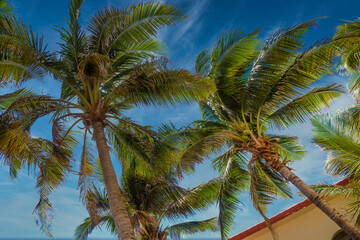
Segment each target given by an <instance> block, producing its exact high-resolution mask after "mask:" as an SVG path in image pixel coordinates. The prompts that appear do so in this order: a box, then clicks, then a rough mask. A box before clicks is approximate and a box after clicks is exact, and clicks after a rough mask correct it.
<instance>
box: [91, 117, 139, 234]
mask: <svg viewBox="0 0 360 240" xmlns="http://www.w3.org/2000/svg"><path fill="white" fill-rule="evenodd" d="M92 127H93V129H94V138H95V141H96V146H97V149H98V152H99V158H100V163H101V168H102V171H103V175H104V182H105V188H106V191H107V194H108V197H109V205H110V212H111V215H112V216H113V218H114V222H115V227H116V230H117V232H118V238H119V239H122V240H128V239H135V235H134V228H133V226H132V224H131V222H130V219H129V215H128V212H127V210H126V207H125V204H124V201H123V198H122V196H121V192H120V188H119V185H118V181H117V177H116V174H115V170H114V167H113V165H112V163H111V158H110V154H109V147H108V145H107V143H106V138H105V133H104V126H103V124H102V123H100V122H96V123H94V124H93V126H92Z"/></svg>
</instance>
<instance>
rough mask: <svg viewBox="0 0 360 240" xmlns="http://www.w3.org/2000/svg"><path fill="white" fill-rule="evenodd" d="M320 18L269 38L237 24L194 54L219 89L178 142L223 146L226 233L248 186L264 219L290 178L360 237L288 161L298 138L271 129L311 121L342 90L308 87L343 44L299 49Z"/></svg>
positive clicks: (200, 149) (195, 154) (206, 149)
mask: <svg viewBox="0 0 360 240" xmlns="http://www.w3.org/2000/svg"><path fill="white" fill-rule="evenodd" d="M314 25H315V24H314V20H310V21H308V22H305V23H303V24H300V25H297V26H292V27H289V28H285V29H281V30H279V31H278V32H276V33H274V34H272V35H271V36H269V37H268V40H267V41H266V43H265V44H264V45H262V44H261V41H259V40H258V38H257V37H258V34H259V30H256V31H254V32H252V33H249V34H245V33H241V32H239V31H236V30H235V31H231V32H228V33H225V34H224V35H222V36H221V37H220V39H219V40H218V41H217V43H216V44H215V46H214V47H213V49H212V51H210V50H204V51H202V52H201V53H200V54H199V56H198V58H197V60H196V64H195V69H196V72H197V73H199V74H202V75H204V76H206V77H207V78H209V79H212V80H213V81H214V82H215V84H216V92H215V93H214V94H212V96H211V97H209V98H208V99H207V100H206V101H200V103H199V106H200V110H201V111H202V115H203V120H200V121H195V122H194V123H193V124H192V126H191V127H189V128H186V129H183V130H181V131H180V132H179V133H178V134H175V135H174V136H173V139H172V141H184V138H185V139H187V140H188V142H189V144H190V145H191V146H190V147H189V148H188V150H187V152H186V153H184V155H183V158H185V159H187V158H202V157H206V156H211V154H212V153H214V152H219V151H221V152H222V153H223V154H222V155H220V156H219V157H217V158H215V159H214V160H213V165H214V167H215V168H216V169H217V170H218V171H219V173H220V174H221V175H222V176H223V179H224V182H223V184H222V188H221V190H220V192H219V197H218V204H219V211H220V212H219V222H220V229H221V232H222V238H223V239H224V238H226V237H227V236H228V235H229V232H230V228H231V224H232V221H233V219H234V217H235V213H236V209H237V207H238V205H239V194H240V193H241V192H242V191H244V187H246V186H248V190H249V192H250V197H251V199H252V202H253V204H254V206H255V208H256V209H257V210H258V211H259V212H260V214H261V215H262V216H263V217H264V218H265V219H266V217H265V215H264V213H265V211H266V205H267V204H269V203H270V202H271V201H272V200H273V199H274V198H275V197H277V196H281V197H291V194H290V190H289V188H288V186H287V185H286V182H287V181H288V182H291V183H292V184H294V185H295V186H296V187H297V188H298V189H299V190H300V191H301V192H302V193H303V194H304V195H305V196H306V197H307V198H309V199H310V200H311V201H312V202H313V203H314V204H315V205H316V206H318V207H319V208H320V209H321V210H322V211H323V212H325V213H326V214H327V215H328V216H329V217H330V218H331V219H332V220H333V221H334V222H336V223H337V224H338V225H339V226H340V227H341V228H343V229H344V230H345V231H346V232H347V233H348V234H349V235H350V236H351V237H352V238H353V239H360V230H359V229H357V228H356V227H355V226H354V225H353V224H351V223H350V222H349V221H348V220H347V219H345V218H344V217H343V216H341V215H340V214H339V213H338V212H337V211H336V210H335V209H334V208H332V207H331V206H330V205H329V204H328V203H327V202H326V201H325V200H324V199H323V198H321V197H320V196H319V195H318V194H316V193H315V192H314V191H313V190H312V189H311V188H310V187H309V186H308V185H306V184H305V183H304V182H303V181H302V180H301V179H300V178H299V177H297V176H296V175H295V174H294V173H293V172H292V171H291V168H290V167H288V162H292V161H294V160H297V159H301V158H302V157H303V156H304V153H305V151H304V149H303V147H302V146H301V144H300V143H299V142H298V141H297V140H296V138H294V137H288V136H278V135H276V134H272V133H271V132H273V133H274V132H276V130H277V129H282V128H286V127H290V126H293V125H295V124H298V123H303V122H305V121H306V120H307V119H308V118H309V117H311V116H313V114H315V113H318V112H319V111H320V110H321V109H322V108H323V107H325V106H328V104H329V103H330V101H331V100H333V99H335V98H337V97H339V96H340V95H341V94H342V93H343V89H342V88H341V86H339V85H337V84H332V85H328V86H324V87H315V88H312V89H309V88H310V87H309V86H310V84H312V83H314V82H315V81H317V80H318V79H320V78H321V77H322V76H323V75H324V74H330V73H331V67H332V62H331V60H332V58H333V57H335V56H336V54H338V51H339V46H341V44H343V39H334V40H326V41H322V42H319V43H317V44H315V45H313V46H311V47H310V48H308V49H306V50H304V51H300V49H301V48H302V47H303V45H304V42H303V39H304V35H305V32H306V31H307V29H308V28H310V27H313V26H314ZM260 47H261V49H260ZM224 151H225V153H224Z"/></svg>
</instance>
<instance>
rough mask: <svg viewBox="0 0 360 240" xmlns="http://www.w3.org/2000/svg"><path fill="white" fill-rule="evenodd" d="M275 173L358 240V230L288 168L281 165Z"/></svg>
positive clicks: (359, 235) (359, 239)
mask: <svg viewBox="0 0 360 240" xmlns="http://www.w3.org/2000/svg"><path fill="white" fill-rule="evenodd" d="M277 171H278V172H279V173H280V174H281V175H282V176H283V177H284V178H285V179H286V180H287V181H289V182H291V183H292V184H294V186H295V187H297V188H298V189H299V190H300V192H302V193H303V194H304V195H305V196H306V197H307V198H308V199H309V200H310V201H311V202H312V203H313V204H315V205H316V206H317V207H318V208H319V209H320V210H321V211H323V212H324V213H325V214H326V215H327V216H328V217H329V218H330V219H332V220H333V221H334V222H335V223H336V224H337V225H338V226H339V227H340V228H342V229H343V230H344V231H345V232H346V233H347V234H348V235H349V236H350V237H351V238H352V240H360V230H359V229H358V228H357V227H355V225H354V224H352V223H351V222H350V221H348V220H347V219H346V218H345V217H344V216H343V215H341V214H340V213H339V212H338V211H337V210H336V209H335V208H333V207H332V206H331V205H330V204H329V203H328V202H327V201H326V200H325V199H324V198H323V197H321V196H320V195H319V194H317V193H316V192H315V191H314V190H313V189H311V188H310V187H309V186H308V185H307V184H306V183H304V182H303V181H302V180H301V179H300V178H299V177H298V176H296V175H295V174H294V173H293V172H292V171H291V170H290V169H289V168H288V167H286V166H284V165H281V166H280V167H279V168H277Z"/></svg>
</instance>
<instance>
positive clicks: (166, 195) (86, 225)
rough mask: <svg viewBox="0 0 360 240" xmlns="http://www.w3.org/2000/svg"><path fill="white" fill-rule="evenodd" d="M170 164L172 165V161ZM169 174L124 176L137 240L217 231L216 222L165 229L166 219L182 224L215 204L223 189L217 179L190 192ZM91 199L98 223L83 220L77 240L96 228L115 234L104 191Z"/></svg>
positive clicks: (129, 171)
mask: <svg viewBox="0 0 360 240" xmlns="http://www.w3.org/2000/svg"><path fill="white" fill-rule="evenodd" d="M155 162H156V163H155V165H158V164H163V163H161V161H159V159H157V160H155ZM169 163H170V164H172V163H171V161H170V162H168V164H169ZM169 170H170V172H168V171H164V172H162V173H159V174H157V175H156V176H144V175H139V174H138V173H137V171H134V168H130V169H127V170H126V171H124V172H123V173H122V178H121V184H120V186H121V191H122V193H123V197H124V201H125V202H126V207H127V211H128V214H129V217H130V219H131V222H132V225H133V226H134V228H135V232H136V234H137V235H138V238H139V239H166V238H167V235H170V237H171V238H172V239H180V237H181V235H183V234H193V233H197V232H200V231H216V230H218V225H217V221H216V218H210V219H206V220H203V221H190V222H182V223H177V224H174V225H169V226H166V227H163V226H162V225H163V224H162V220H163V219H168V220H169V221H174V220H180V219H183V218H188V217H190V216H192V215H194V214H195V213H197V212H199V211H201V210H204V209H206V208H207V207H208V206H209V205H210V204H213V203H214V202H215V200H216V192H217V191H218V189H219V186H220V184H219V183H220V181H219V180H218V179H215V180H212V181H209V182H207V183H202V184H200V185H198V186H196V187H193V188H191V189H184V188H182V187H180V186H179V185H178V180H177V178H176V176H177V174H176V173H175V172H174V171H173V168H169ZM97 173H98V178H99V179H102V176H101V175H102V174H101V171H97ZM174 174H175V175H174ZM90 196H91V198H92V201H93V202H94V204H93V207H94V208H95V209H96V212H97V215H98V216H97V217H98V219H99V220H98V221H94V219H93V218H91V217H88V218H86V219H84V221H83V223H82V224H80V225H79V226H78V227H77V228H76V231H75V238H76V239H86V238H87V237H88V235H89V234H90V233H91V232H92V231H93V229H94V228H96V227H100V226H105V227H106V228H107V229H108V230H110V231H111V232H112V233H116V229H115V225H114V222H113V218H112V216H111V214H110V212H109V203H108V198H107V194H106V191H105V189H104V190H103V191H101V190H99V189H98V188H94V189H93V190H92V191H91V193H90Z"/></svg>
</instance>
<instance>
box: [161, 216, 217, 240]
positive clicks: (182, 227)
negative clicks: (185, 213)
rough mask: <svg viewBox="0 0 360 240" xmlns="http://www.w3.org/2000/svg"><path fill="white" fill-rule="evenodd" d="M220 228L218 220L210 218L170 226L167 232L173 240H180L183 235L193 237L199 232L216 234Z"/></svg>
mask: <svg viewBox="0 0 360 240" xmlns="http://www.w3.org/2000/svg"><path fill="white" fill-rule="evenodd" d="M218 229H219V226H218V223H217V219H216V218H209V219H206V220H202V221H190V222H183V223H179V224H175V225H172V226H169V227H168V228H167V232H169V235H170V237H171V238H172V239H177V240H180V239H181V236H182V235H191V234H195V233H199V232H207V231H211V232H216V231H218Z"/></svg>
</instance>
